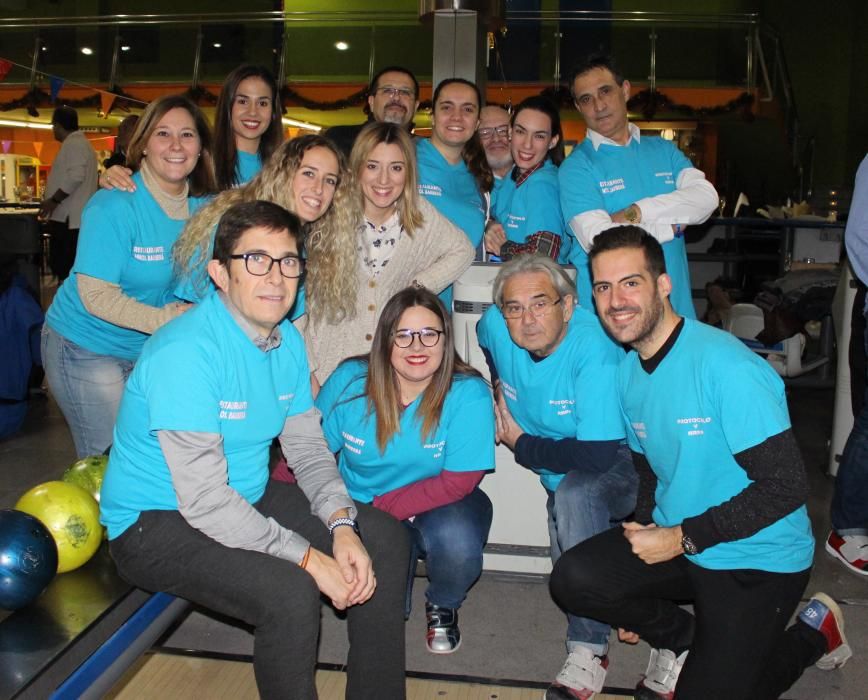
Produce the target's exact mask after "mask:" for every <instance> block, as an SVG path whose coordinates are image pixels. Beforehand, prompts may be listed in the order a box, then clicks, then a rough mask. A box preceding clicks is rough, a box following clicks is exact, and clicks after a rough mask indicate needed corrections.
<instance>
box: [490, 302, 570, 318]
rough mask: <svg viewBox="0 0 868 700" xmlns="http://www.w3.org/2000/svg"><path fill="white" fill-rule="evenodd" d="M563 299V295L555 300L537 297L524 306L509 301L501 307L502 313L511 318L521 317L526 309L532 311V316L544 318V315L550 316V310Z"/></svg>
mask: <svg viewBox="0 0 868 700" xmlns="http://www.w3.org/2000/svg"><path fill="white" fill-rule="evenodd" d="M563 300H564V298H563V297H558V298H557V299H555V300H554V301H552V300H551V299H537V300H536V301H534V302H531V304H530V306H522V305H521V304H516V303H515V302H512V301H508V302H507V303H506V304H504V305H503V307H501V309H500V313H502V314H503V317H504V318H508V319H510V320H514V319H516V318H521V317H522V316H524V312H525V311H530V314H531V316H533V317H534V318H542V317H543V316H548V315H549V312H550V311H551V310H552V309H553V308H554V307H555V306H557V305H558V304H560V303H561V302H562V301H563Z"/></svg>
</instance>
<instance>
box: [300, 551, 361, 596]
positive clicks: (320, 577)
mask: <svg viewBox="0 0 868 700" xmlns="http://www.w3.org/2000/svg"><path fill="white" fill-rule="evenodd" d="M305 571H307V573H309V574H310V575H311V576H313V580H314V582H315V583H316V587H317V588H319V590H320V593H322V594H323V595H324V596H326V597H328V598H329V599H330V600H331V601H332V605H334V606H335V607H336V608H337V609H338V610H346V608H347V606H348V605H351V603H350V596H351V594H352V591H353V586H352V583H348V582H347V581H346V580H345V578H344V574H343V571H342V570H341V567H340V565H339V564H338V563H337V561H335V560H334V559H332V558H331V557H330V556H329V555H328V554H323V553H322V552H320V551H319V550H318V549H314V548H313V547H311V548H310V555H309V556H308V559H307V567H306V568H305Z"/></svg>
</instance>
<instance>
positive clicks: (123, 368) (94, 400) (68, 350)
mask: <svg viewBox="0 0 868 700" xmlns="http://www.w3.org/2000/svg"><path fill="white" fill-rule="evenodd" d="M42 364H43V366H44V367H45V378H46V379H47V380H48V386H49V387H50V388H51V393H52V395H53V396H54V399H55V401H57V405H58V406H60V410H61V411H62V412H63V417H64V418H66V422H67V424H68V425H69V430H70V432H72V439H73V442H75V452H76V454H77V455H78V457H79V458H81V457H87V456H88V455H95V454H102V453H103V452H105V450H106V448H108V447H109V446H110V445H111V444H112V432H113V431H114V427H115V420H116V419H117V416H118V408H120V404H121V396H122V395H123V393H124V386H126V383H127V378H128V377H129V376H130V372H132V371H133V366H134V364H135V363H134V362H132V361H131V360H122V359H121V358H119V357H112V356H111V355H99V354H97V353H95V352H91V351H90V350H85V349H84V348H83V347H81V346H80V345H76V344H75V343H73V342H72V341H71V340H67V339H66V338H64V337H63V336H62V335H60V333H58V332H56V331H54V330H53V329H52V328H51V327H50V326H49V325H48V324H47V323H46V324H45V325H44V326H43V327H42Z"/></svg>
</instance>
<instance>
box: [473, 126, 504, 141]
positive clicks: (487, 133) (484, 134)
mask: <svg viewBox="0 0 868 700" xmlns="http://www.w3.org/2000/svg"><path fill="white" fill-rule="evenodd" d="M476 133H477V134H479V138H481V139H488V138H491V137H492V136H494V135H495V134H497V135H498V136H500V138H502V139H505V138H507V137H508V136H509V127H508V126H484V127H482V128H481V129H477V130H476Z"/></svg>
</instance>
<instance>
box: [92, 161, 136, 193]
mask: <svg viewBox="0 0 868 700" xmlns="http://www.w3.org/2000/svg"><path fill="white" fill-rule="evenodd" d="M132 175H133V171H132V170H130V169H129V168H125V167H124V166H123V165H113V166H112V167H110V168H109V169H108V170H106V171H105V172H104V173H103V174H102V175H100V176H99V186H100V187H102V188H103V189H104V190H121V191H122V192H135V191H136V183H134V182H133V177H132Z"/></svg>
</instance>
